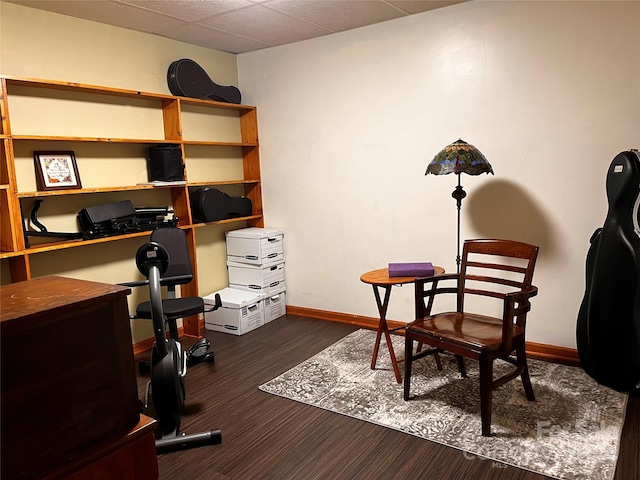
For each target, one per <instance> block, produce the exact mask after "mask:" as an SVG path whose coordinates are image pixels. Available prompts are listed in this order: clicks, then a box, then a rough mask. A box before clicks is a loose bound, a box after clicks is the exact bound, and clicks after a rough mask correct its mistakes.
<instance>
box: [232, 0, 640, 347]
mask: <svg viewBox="0 0 640 480" xmlns="http://www.w3.org/2000/svg"><path fill="white" fill-rule="evenodd" d="M238 76H239V80H240V88H241V90H242V91H243V94H244V101H246V102H247V103H249V104H254V105H257V106H258V118H259V127H260V143H261V158H262V171H263V179H264V186H263V194H264V205H265V212H266V222H267V225H268V226H273V227H281V228H283V229H285V238H286V243H285V245H286V252H285V256H286V262H287V267H286V276H287V303H288V304H289V305H295V306H300V307H308V308H316V309H321V310H329V311H335V312H343V313H350V314H358V315H365V316H372V317H373V316H376V314H377V311H376V308H375V303H374V299H373V295H372V292H371V287H370V286H368V285H365V284H362V283H361V282H360V280H359V277H360V275H361V274H362V273H363V272H366V271H368V270H371V269H375V268H380V267H384V266H386V265H387V263H388V262H391V261H418V260H423V261H433V262H434V263H436V264H439V265H442V266H444V267H445V268H446V269H447V270H448V271H455V250H456V247H455V241H456V220H455V217H456V214H455V202H454V200H453V199H451V197H450V194H451V192H452V190H453V189H454V187H455V182H456V179H455V177H454V176H446V177H434V176H429V177H425V176H424V171H425V169H426V166H427V164H428V163H429V162H430V160H431V159H432V158H433V156H434V155H435V154H436V153H437V152H438V151H439V150H440V149H441V148H443V147H444V146H445V145H447V144H448V143H451V142H452V141H454V140H456V139H458V138H459V137H460V138H463V139H464V140H466V141H468V142H469V143H472V144H474V145H475V146H476V147H478V148H479V149H480V150H481V151H482V152H483V153H484V154H485V155H486V157H487V158H488V160H489V161H490V162H491V164H492V165H493V168H494V171H495V176H485V175H483V176H481V177H470V176H463V178H462V181H463V186H464V187H465V189H466V190H467V192H468V194H469V195H468V197H467V198H466V199H465V200H464V202H463V207H462V208H463V214H462V236H463V238H472V237H505V238H513V239H517V240H522V241H527V242H530V243H535V244H538V245H540V247H541V254H540V257H539V261H538V267H537V271H536V274H535V277H534V283H535V284H537V285H538V286H539V288H540V294H539V296H538V297H537V298H536V299H534V304H533V310H532V313H531V315H530V317H529V318H530V323H529V334H528V339H529V340H531V341H534V342H541V343H547V344H552V345H559V346H568V347H575V321H576V315H577V311H578V308H579V304H580V301H581V299H582V295H583V289H584V280H583V278H584V264H585V256H586V253H587V250H588V247H589V238H590V236H591V234H592V233H593V231H594V229H595V228H597V227H598V226H600V225H601V224H602V222H603V221H604V218H605V215H606V211H607V202H606V198H605V191H604V182H605V175H606V171H607V167H608V165H609V163H610V162H611V160H612V159H613V157H614V156H615V155H616V154H617V153H619V152H620V151H623V150H627V149H629V148H638V147H640V2H620V3H618V2H609V1H607V2H522V1H518V2H472V3H468V4H460V5H456V6H453V7H449V8H446V9H442V10H437V11H433V12H427V13H424V14H420V15H415V16H411V17H406V18H402V19H398V20H394V21H390V22H386V23H383V24H379V25H375V26H371V27H366V28H361V29H358V30H354V31H350V32H345V33H341V34H336V35H331V36H328V37H322V38H319V39H315V40H310V41H305V42H301V43H297V44H293V45H288V46H283V47H276V48H271V49H267V50H260V51H257V52H253V53H247V54H242V55H240V56H239V57H238ZM411 296H412V291H411V288H410V287H405V288H404V289H396V291H394V293H393V296H392V299H391V307H390V312H389V316H388V317H389V318H392V319H396V320H411V319H412V315H413V305H412V298H411Z"/></svg>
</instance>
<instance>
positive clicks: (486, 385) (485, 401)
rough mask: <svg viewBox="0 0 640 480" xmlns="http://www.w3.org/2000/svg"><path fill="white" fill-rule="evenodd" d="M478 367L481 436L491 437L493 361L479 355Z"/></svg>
mask: <svg viewBox="0 0 640 480" xmlns="http://www.w3.org/2000/svg"><path fill="white" fill-rule="evenodd" d="M479 367H480V418H481V421H482V436H484V437H490V436H491V403H492V390H493V389H492V383H493V359H492V358H490V357H488V356H487V355H481V356H480V359H479Z"/></svg>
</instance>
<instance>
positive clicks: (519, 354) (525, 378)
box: [516, 345, 536, 402]
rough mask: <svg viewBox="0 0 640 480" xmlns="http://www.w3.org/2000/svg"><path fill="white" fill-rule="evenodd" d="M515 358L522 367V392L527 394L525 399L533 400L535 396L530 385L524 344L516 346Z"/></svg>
mask: <svg viewBox="0 0 640 480" xmlns="http://www.w3.org/2000/svg"><path fill="white" fill-rule="evenodd" d="M516 358H517V359H518V366H519V367H521V368H522V374H521V375H520V378H522V386H523V387H524V393H525V394H526V396H527V400H529V401H530V402H533V401H535V399H536V396H535V394H534V393H533V387H532V386H531V378H530V377H529V364H528V363H527V353H526V350H525V346H524V345H521V346H520V347H518V348H516Z"/></svg>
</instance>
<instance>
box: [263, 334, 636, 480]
mask: <svg viewBox="0 0 640 480" xmlns="http://www.w3.org/2000/svg"><path fill="white" fill-rule="evenodd" d="M374 342H375V332H373V331H369V330H358V331H357V332H354V333H352V334H350V335H348V336H347V337H345V338H343V339H342V340H340V341H339V342H337V343H335V344H334V345H331V346H330V347H328V348H327V349H325V350H324V351H322V352H320V353H319V354H317V355H315V356H314V357H312V358H310V359H308V360H306V361H305V362H303V363H301V364H300V365H298V366H296V367H294V368H293V369H291V370H289V371H288V372H285V373H283V374H282V375H280V376H279V377H277V378H275V379H273V380H271V381H269V382H267V383H265V384H264V385H261V386H260V389H261V390H263V391H265V392H268V393H272V394H274V395H279V396H282V397H286V398H289V399H292V400H296V401H298V402H302V403H306V404H309V405H314V406H316V407H320V408H323V409H325V410H329V411H332V412H335V413H340V414H343V415H347V416H350V417H354V418H358V419H361V420H364V421H367V422H372V423H375V424H378V425H382V426H384V427H388V428H393V429H396V430H399V431H402V432H405V433H408V434H412V435H415V436H418V437H421V438H424V439H427V440H431V441H433V442H438V443H441V444H444V445H447V446H450V447H454V448H457V449H460V450H462V451H464V452H467V453H465V456H467V455H468V456H469V458H470V459H472V458H474V456H478V457H483V458H487V459H491V460H495V461H498V462H501V463H504V464H507V465H512V466H515V467H518V468H522V469H526V470H531V471H533V472H536V473H540V474H543V475H546V476H549V477H553V478H558V479H576V480H577V479H590V480H610V479H612V478H613V476H614V474H615V468H616V461H617V457H618V449H619V443H620V435H621V432H622V425H623V423H624V412H625V410H626V403H627V396H626V395H624V394H620V393H618V392H615V391H613V390H610V389H608V388H605V387H603V386H600V385H599V384H597V383H596V382H595V381H594V380H592V379H591V378H590V377H589V376H588V375H587V374H586V373H584V371H583V370H582V369H580V368H576V367H567V366H564V365H557V364H553V363H548V362H541V361H535V360H529V368H530V374H531V382H532V384H533V390H534V393H535V395H536V401H535V402H528V401H527V399H526V397H525V395H524V390H523V388H522V382H520V380H519V379H516V380H513V381H511V382H508V383H507V384H505V385H503V386H502V387H500V388H499V389H498V390H496V391H494V392H493V416H492V425H491V428H492V434H493V436H492V437H490V438H487V437H483V436H481V435H480V430H481V429H480V408H479V404H480V400H479V387H478V385H479V384H478V371H477V363H476V362H473V361H467V373H468V375H469V378H468V379H462V378H461V377H460V375H459V373H458V370H457V365H456V363H455V359H454V358H453V357H449V356H442V360H443V367H444V370H443V371H442V372H439V371H438V370H437V369H436V366H435V361H434V360H433V358H431V357H427V358H425V359H422V360H420V361H418V362H416V363H414V368H413V370H414V373H413V375H412V381H411V395H412V399H411V400H409V401H408V402H405V401H404V400H403V398H402V385H399V384H397V383H396V382H395V377H394V374H393V370H392V368H391V362H390V360H389V354H388V351H387V349H386V345H384V340H383V344H382V345H381V346H380V356H379V358H378V365H377V369H376V370H371V368H370V364H371V353H372V351H373V344H374ZM393 342H394V349H395V352H396V355H397V356H398V358H402V357H403V352H404V338H403V337H397V336H394V337H393ZM509 367H510V365H509V364H507V363H505V362H501V361H499V362H496V364H495V369H494V375H496V376H497V375H499V374H500V373H501V372H503V371H506V370H505V369H507V370H508V369H509Z"/></svg>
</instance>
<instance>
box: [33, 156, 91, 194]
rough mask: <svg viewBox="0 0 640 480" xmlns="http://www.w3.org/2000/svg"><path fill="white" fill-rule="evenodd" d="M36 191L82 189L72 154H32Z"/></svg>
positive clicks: (74, 157)
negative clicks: (36, 183)
mask: <svg viewBox="0 0 640 480" xmlns="http://www.w3.org/2000/svg"><path fill="white" fill-rule="evenodd" d="M33 159H34V160H35V162H36V180H37V182H38V190H66V189H70V188H82V184H81V183H80V176H79V175H78V165H77V163H76V156H75V154H74V153H73V152H71V151H68V152H42V151H38V152H33Z"/></svg>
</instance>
